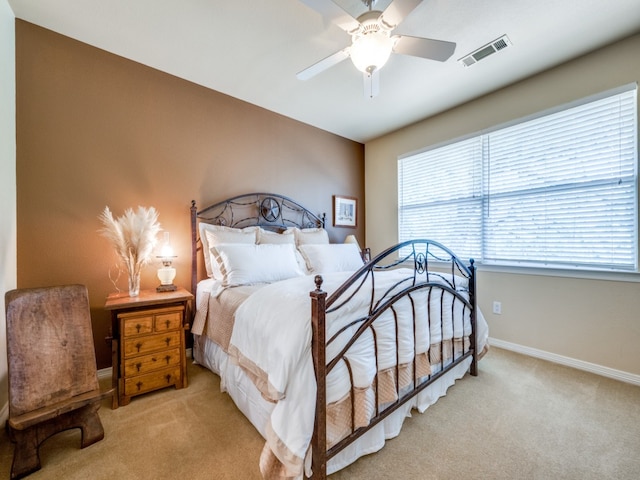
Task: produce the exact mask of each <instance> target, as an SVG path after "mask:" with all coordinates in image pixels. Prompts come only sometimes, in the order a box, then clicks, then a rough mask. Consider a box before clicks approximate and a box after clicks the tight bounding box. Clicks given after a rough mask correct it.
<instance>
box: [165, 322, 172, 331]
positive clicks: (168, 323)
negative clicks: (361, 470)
mask: <svg viewBox="0 0 640 480" xmlns="http://www.w3.org/2000/svg"><path fill="white" fill-rule="evenodd" d="M165 323H166V325H167V330H168V329H169V326H170V325H171V321H169V320H167V321H166V322H165Z"/></svg>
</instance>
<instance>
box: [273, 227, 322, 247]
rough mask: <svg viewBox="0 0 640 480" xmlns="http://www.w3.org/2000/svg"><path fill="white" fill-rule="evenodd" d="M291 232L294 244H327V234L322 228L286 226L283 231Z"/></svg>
mask: <svg viewBox="0 0 640 480" xmlns="http://www.w3.org/2000/svg"><path fill="white" fill-rule="evenodd" d="M289 232H293V234H294V236H295V239H296V245H309V244H313V245H317V244H328V243H329V234H328V233H327V231H326V230H325V229H324V228H302V229H300V228H296V227H291V228H287V229H286V230H285V232H284V233H289Z"/></svg>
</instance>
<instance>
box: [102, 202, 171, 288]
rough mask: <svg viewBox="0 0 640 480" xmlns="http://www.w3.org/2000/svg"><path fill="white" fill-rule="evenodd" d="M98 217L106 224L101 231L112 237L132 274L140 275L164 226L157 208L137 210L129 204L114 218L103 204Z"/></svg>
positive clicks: (107, 236)
mask: <svg viewBox="0 0 640 480" xmlns="http://www.w3.org/2000/svg"><path fill="white" fill-rule="evenodd" d="M98 218H99V219H100V221H101V222H102V225H103V228H102V229H100V233H101V234H102V235H103V236H105V237H106V238H107V239H108V240H110V241H111V243H112V244H113V247H114V248H115V250H116V253H117V254H118V257H119V258H120V260H121V261H122V263H124V265H125V266H126V268H127V270H128V272H129V275H130V276H131V275H139V274H140V270H141V268H142V267H143V266H144V265H146V264H147V263H149V261H150V260H151V254H152V253H153V249H154V248H155V246H156V244H157V241H158V238H157V235H158V232H160V229H161V227H160V224H159V223H158V212H157V211H156V209H155V208H153V207H149V208H145V207H138V209H137V210H136V211H134V210H133V209H131V208H128V209H126V210H125V212H124V215H122V216H121V217H119V218H114V217H113V214H112V213H111V210H109V207H104V210H103V211H102V213H101V214H100V215H99V216H98Z"/></svg>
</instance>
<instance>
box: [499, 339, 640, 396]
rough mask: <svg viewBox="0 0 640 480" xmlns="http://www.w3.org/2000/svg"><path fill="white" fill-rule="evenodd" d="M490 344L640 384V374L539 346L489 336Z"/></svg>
mask: <svg viewBox="0 0 640 480" xmlns="http://www.w3.org/2000/svg"><path fill="white" fill-rule="evenodd" d="M489 345H493V346H495V347H498V348H504V349H505V350H510V351H512V352H516V353H521V354H523V355H528V356H530V357H535V358H540V359H542V360H547V361H549V362H553V363H558V364H560V365H565V366H567V367H573V368H577V369H578V370H584V371H585V372H590V373H595V374H596V375H602V376H603V377H608V378H613V379H615V380H620V381H621V382H626V383H631V384H633V385H638V386H640V375H636V374H633V373H629V372H623V371H622V370H616V369H613V368H609V367H603V366H602V365H597V364H595V363H589V362H585V361H583V360H576V359H575V358H570V357H565V356H563V355H558V354H555V353H550V352H545V351H544V350H538V349H537V348H531V347H525V346H523V345H518V344H517V343H511V342H505V341H504V340H498V339H497V338H489Z"/></svg>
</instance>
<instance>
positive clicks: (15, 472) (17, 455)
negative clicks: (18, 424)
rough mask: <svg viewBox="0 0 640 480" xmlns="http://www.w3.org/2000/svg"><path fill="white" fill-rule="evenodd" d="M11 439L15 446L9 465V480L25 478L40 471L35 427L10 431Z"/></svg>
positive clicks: (38, 444)
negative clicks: (11, 461)
mask: <svg viewBox="0 0 640 480" xmlns="http://www.w3.org/2000/svg"><path fill="white" fill-rule="evenodd" d="M11 439H12V441H14V442H15V444H16V446H15V449H14V451H13V463H12V464H11V480H16V479H18V478H22V477H26V476H27V475H29V474H30V473H33V472H35V471H37V470H40V456H39V455H38V447H39V446H40V442H39V441H38V429H37V428H35V427H34V428H29V429H27V430H14V429H11Z"/></svg>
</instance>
